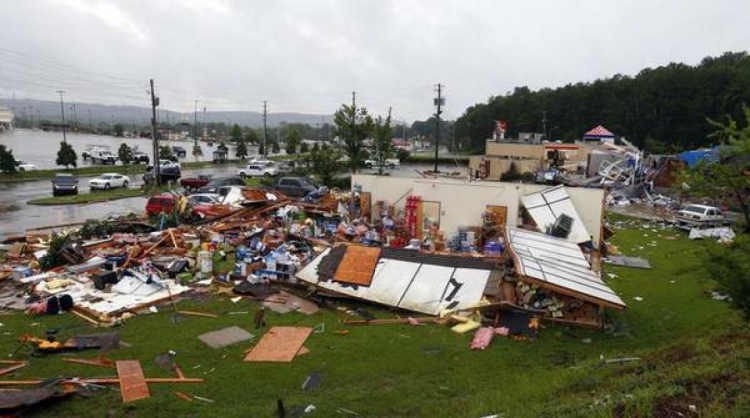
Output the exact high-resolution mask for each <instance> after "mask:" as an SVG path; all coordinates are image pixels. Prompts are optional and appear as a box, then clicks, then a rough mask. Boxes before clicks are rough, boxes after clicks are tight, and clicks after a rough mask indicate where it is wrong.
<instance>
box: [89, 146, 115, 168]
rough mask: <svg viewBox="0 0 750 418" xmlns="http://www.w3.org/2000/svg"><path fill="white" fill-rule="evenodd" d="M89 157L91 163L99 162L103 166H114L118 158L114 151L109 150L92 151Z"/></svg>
mask: <svg viewBox="0 0 750 418" xmlns="http://www.w3.org/2000/svg"><path fill="white" fill-rule="evenodd" d="M89 157H90V158H91V162H93V163H96V162H97V161H98V162H100V163H101V164H112V165H114V164H115V163H117V157H115V154H112V151H109V150H104V149H94V150H92V151H91V154H90V156H89Z"/></svg>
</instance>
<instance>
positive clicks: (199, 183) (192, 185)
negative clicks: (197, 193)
mask: <svg viewBox="0 0 750 418" xmlns="http://www.w3.org/2000/svg"><path fill="white" fill-rule="evenodd" d="M210 181H211V177H210V176H208V175H199V176H197V177H187V178H184V179H180V186H182V187H184V188H185V189H187V190H198V189H200V188H201V187H203V186H205V185H207V184H208V183H209V182H210Z"/></svg>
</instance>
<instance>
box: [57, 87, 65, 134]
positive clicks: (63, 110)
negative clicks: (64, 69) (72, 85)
mask: <svg viewBox="0 0 750 418" xmlns="http://www.w3.org/2000/svg"><path fill="white" fill-rule="evenodd" d="M57 92H58V93H60V114H61V115H62V131H63V142H68V140H67V138H66V137H65V104H64V103H63V93H65V90H58V91H57Z"/></svg>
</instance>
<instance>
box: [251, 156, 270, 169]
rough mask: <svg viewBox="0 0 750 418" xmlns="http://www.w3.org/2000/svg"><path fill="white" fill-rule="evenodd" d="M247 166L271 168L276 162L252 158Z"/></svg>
mask: <svg viewBox="0 0 750 418" xmlns="http://www.w3.org/2000/svg"><path fill="white" fill-rule="evenodd" d="M248 164H256V165H262V166H264V167H272V166H276V161H271V160H265V159H263V158H260V157H253V158H252V159H251V160H250V161H249V162H248Z"/></svg>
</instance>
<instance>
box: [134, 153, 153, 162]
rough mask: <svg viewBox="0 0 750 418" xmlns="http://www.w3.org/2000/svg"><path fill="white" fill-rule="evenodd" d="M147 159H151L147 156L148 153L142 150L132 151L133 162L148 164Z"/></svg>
mask: <svg viewBox="0 0 750 418" xmlns="http://www.w3.org/2000/svg"><path fill="white" fill-rule="evenodd" d="M149 161H151V159H150V158H148V154H146V153H145V152H143V151H133V162H134V163H144V164H146V165H148V163H149Z"/></svg>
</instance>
